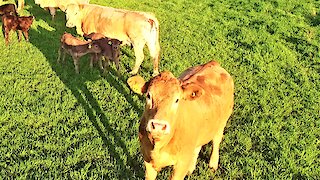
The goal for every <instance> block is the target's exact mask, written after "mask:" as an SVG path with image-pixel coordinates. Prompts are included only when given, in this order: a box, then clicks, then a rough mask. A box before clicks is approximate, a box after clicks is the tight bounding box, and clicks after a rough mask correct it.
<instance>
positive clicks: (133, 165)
mask: <svg viewBox="0 0 320 180" xmlns="http://www.w3.org/2000/svg"><path fill="white" fill-rule="evenodd" d="M27 4H28V5H30V6H31V7H32V8H31V9H29V11H30V12H31V14H33V15H34V16H35V17H36V20H37V21H42V20H43V21H45V22H47V23H48V24H49V25H50V26H51V27H53V28H54V29H55V30H54V31H50V30H47V29H45V28H43V27H40V26H38V27H37V29H36V30H34V29H31V30H30V42H31V43H32V44H33V45H34V46H36V47H37V48H38V49H39V50H40V51H41V52H42V53H43V54H44V56H45V57H46V59H47V60H48V62H49V63H50V65H51V67H52V69H53V70H54V71H55V72H56V74H57V76H59V78H60V80H61V81H62V82H63V83H64V84H65V86H66V87H67V88H69V89H70V90H71V92H72V94H73V95H74V97H75V98H76V99H77V100H78V102H79V103H80V104H81V106H82V107H83V108H84V109H85V111H86V114H87V115H88V117H89V119H90V121H91V122H92V125H93V126H94V127H95V128H96V130H97V131H98V133H99V135H100V137H101V138H102V140H103V142H104V145H105V146H106V148H108V151H109V152H110V154H111V155H112V157H113V158H115V162H117V165H119V166H120V168H121V169H122V170H123V172H119V177H120V178H121V179H131V178H132V177H136V176H137V175H138V177H141V179H142V178H143V176H144V172H143V170H142V168H140V167H141V164H140V163H139V160H138V159H139V158H138V157H137V156H139V155H134V156H132V155H131V154H130V152H129V151H128V149H127V147H126V145H125V142H124V141H123V140H122V139H121V137H123V136H124V135H126V136H136V134H132V133H130V132H125V133H123V132H117V131H115V130H114V129H112V127H111V125H110V123H109V118H108V117H107V116H106V114H105V113H104V112H103V110H102V109H101V107H100V106H99V103H98V102H97V100H96V99H95V97H94V96H93V95H92V93H91V92H90V90H89V89H88V87H87V85H86V83H85V82H87V81H95V80H98V79H100V78H102V77H101V76H100V74H99V73H93V74H91V75H86V76H83V75H81V72H80V75H78V74H75V72H74V67H73V64H72V63H66V65H64V66H68V67H62V65H58V64H57V63H56V59H57V55H58V54H57V50H58V48H59V45H60V42H59V41H60V37H61V35H62V34H63V32H64V31H69V32H72V31H73V33H72V34H75V33H74V30H72V29H67V28H66V27H65V16H64V13H63V12H57V15H56V18H55V20H54V21H52V20H51V16H50V14H49V12H48V15H46V16H44V15H43V14H45V13H44V12H43V11H44V10H43V9H41V8H40V7H39V6H38V5H35V4H34V2H28V3H27ZM48 44H50V47H48ZM66 69H68V71H67V70H66ZM83 69H84V68H83V66H81V67H80V71H82V70H83ZM83 71H86V70H83ZM111 73H115V72H114V71H112V72H111ZM104 79H105V80H107V82H108V83H110V84H111V85H112V86H113V87H115V89H116V90H117V91H118V92H119V93H121V94H123V95H124V96H125V97H126V98H127V101H128V102H129V103H130V104H131V105H132V106H133V108H134V109H135V111H136V112H138V113H139V115H141V114H142V109H141V108H139V106H138V105H137V104H136V103H135V101H134V100H133V98H132V96H131V95H130V94H128V93H126V90H125V88H126V87H125V86H124V85H123V84H126V80H125V78H124V77H119V78H114V77H113V76H107V77H105V78H104ZM119 80H120V81H119ZM83 95H84V96H83ZM99 122H100V123H101V124H102V125H103V127H104V129H106V131H103V130H102V127H100V125H99ZM131 124H133V123H131ZM130 128H131V127H130ZM110 137H112V138H111V139H112V140H111V139H110ZM118 148H121V150H122V152H123V153H124V154H125V155H126V157H127V160H124V159H123V158H122V156H121V154H119V152H118V151H117V150H116V149H118ZM138 153H139V152H137V154H138ZM125 162H126V163H125ZM103 176H106V178H107V179H108V175H106V174H104V175H103Z"/></svg>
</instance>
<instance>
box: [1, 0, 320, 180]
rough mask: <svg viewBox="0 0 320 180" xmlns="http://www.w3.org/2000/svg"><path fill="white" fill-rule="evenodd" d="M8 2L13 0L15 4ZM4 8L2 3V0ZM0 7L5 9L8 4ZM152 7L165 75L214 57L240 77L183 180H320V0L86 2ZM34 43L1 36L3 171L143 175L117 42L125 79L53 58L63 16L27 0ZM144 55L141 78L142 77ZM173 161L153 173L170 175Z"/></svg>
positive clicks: (146, 67)
mask: <svg viewBox="0 0 320 180" xmlns="http://www.w3.org/2000/svg"><path fill="white" fill-rule="evenodd" d="M8 2H14V1H13V0H11V1H8ZM3 3H4V2H3ZM3 3H2V4H3ZM91 3H96V4H100V5H105V6H111V7H116V8H123V9H130V10H138V11H148V12H153V13H154V14H155V15H156V17H157V18H158V19H159V21H160V41H161V62H160V69H161V70H170V71H172V72H173V74H175V75H176V76H178V75H179V74H180V73H181V72H182V71H183V70H185V69H186V68H188V67H190V66H194V65H198V64H201V63H205V62H207V61H209V60H212V59H216V60H217V61H218V62H219V63H220V64H221V66H222V67H224V68H225V69H226V70H227V71H228V72H230V74H232V76H233V78H234V81H235V90H236V91H235V107H234V113H233V114H232V117H231V118H230V120H229V122H228V124H227V127H226V129H225V136H224V139H223V141H222V143H221V147H220V163H219V169H218V170H217V171H216V172H212V171H211V170H210V169H209V168H208V162H209V156H210V153H211V144H210V143H209V144H208V145H206V146H205V147H204V148H203V149H202V150H201V152H200V155H199V158H198V164H197V168H196V170H195V171H194V173H193V174H192V175H191V176H188V177H187V179H319V178H320V177H319V176H320V169H319V166H320V141H319V139H320V129H319V127H320V120H319V115H320V108H319V97H320V92H319V89H320V51H319V49H320V34H319V32H320V29H319V28H320V26H319V24H320V23H319V22H320V15H319V13H320V10H319V8H320V6H319V3H317V2H316V1H306V2H302V1H298V0H292V1H285V0H274V1H258V0H253V1H248V0H223V1H221V0H214V1H212V0H203V1H199V2H196V1H191V0H190V1H182V0H167V1H159V0H157V1H150V0H139V1H138V0H132V1H125V0H108V1H103V0H91ZM20 14H21V15H34V16H35V18H36V19H35V21H34V23H33V25H32V28H31V30H30V42H25V41H24V40H22V42H20V43H19V42H18V41H17V36H16V34H15V33H14V32H11V34H10V45H9V46H5V44H4V37H3V35H0V137H2V138H1V141H0V178H1V179H2V178H3V179H5V178H12V179H39V178H41V179H143V178H144V166H143V159H142V155H141V154H140V152H139V142H138V138H137V131H138V126H139V118H140V116H141V114H142V112H143V107H144V100H143V99H142V98H141V97H138V96H137V95H135V94H133V93H132V92H131V91H130V90H129V88H128V86H127V85H126V79H127V78H128V77H129V74H128V73H127V72H128V71H129V70H130V67H133V65H134V59H135V58H134V53H133V50H132V49H130V47H123V48H122V49H121V52H122V55H121V62H120V64H121V70H122V73H121V75H120V76H117V75H116V73H115V68H114V67H112V68H111V69H110V72H108V73H107V74H106V75H102V74H101V73H100V72H99V70H98V68H97V67H95V68H93V69H90V68H89V60H88V57H87V56H86V57H83V58H82V59H81V66H80V74H79V75H78V74H75V72H74V66H73V63H72V60H71V58H70V57H67V59H66V60H67V62H66V63H65V64H57V62H56V60H57V55H58V54H57V50H58V48H59V39H60V36H61V35H62V34H63V32H64V31H67V32H70V33H72V34H74V35H76V33H75V30H74V29H69V28H66V27H65V15H64V13H63V12H61V11H58V12H57V15H56V19H55V20H54V21H51V16H50V15H49V12H47V11H45V10H43V9H41V8H40V7H39V6H38V5H36V4H34V2H33V1H28V2H26V7H25V9H24V10H23V11H22V12H20ZM145 53H146V57H145V61H144V62H143V64H142V67H141V70H140V72H139V74H140V75H142V76H144V77H145V78H147V79H149V78H150V77H151V74H152V62H151V60H150V56H149V55H148V51H147V49H145ZM171 172H172V168H170V167H167V168H165V169H163V171H161V172H160V173H159V175H158V179H168V178H169V176H170V173H171Z"/></svg>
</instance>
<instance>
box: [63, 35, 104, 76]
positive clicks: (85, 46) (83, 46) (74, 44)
mask: <svg viewBox="0 0 320 180" xmlns="http://www.w3.org/2000/svg"><path fill="white" fill-rule="evenodd" d="M60 42H61V45H60V48H59V51H58V53H59V55H58V60H57V62H58V63H59V62H60V56H61V51H63V58H62V61H63V62H64V61H65V54H66V52H67V53H68V54H70V55H71V56H72V59H73V63H74V66H75V70H76V73H78V74H79V59H80V58H81V57H82V56H84V55H86V54H98V53H100V52H101V48H100V46H99V45H98V44H96V43H95V42H92V41H91V40H90V41H83V40H80V39H78V38H76V37H74V36H72V35H71V34H69V33H66V32H65V33H64V34H63V35H62V37H61V40H60Z"/></svg>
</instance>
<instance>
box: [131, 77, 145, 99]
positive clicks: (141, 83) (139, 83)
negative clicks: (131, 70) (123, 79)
mask: <svg viewBox="0 0 320 180" xmlns="http://www.w3.org/2000/svg"><path fill="white" fill-rule="evenodd" d="M127 83H128V85H129V87H130V89H131V90H132V91H133V92H135V93H137V94H140V95H142V94H144V93H146V92H147V89H148V83H146V81H145V80H144V79H143V77H141V76H139V75H136V76H132V77H130V78H129V79H128V80H127Z"/></svg>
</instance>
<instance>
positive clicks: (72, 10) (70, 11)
mask: <svg viewBox="0 0 320 180" xmlns="http://www.w3.org/2000/svg"><path fill="white" fill-rule="evenodd" d="M81 9H82V5H77V4H69V5H68V6H67V7H66V8H65V12H66V20H67V23H66V26H67V27H69V28H72V27H76V26H77V25H79V24H80V25H81Z"/></svg>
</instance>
